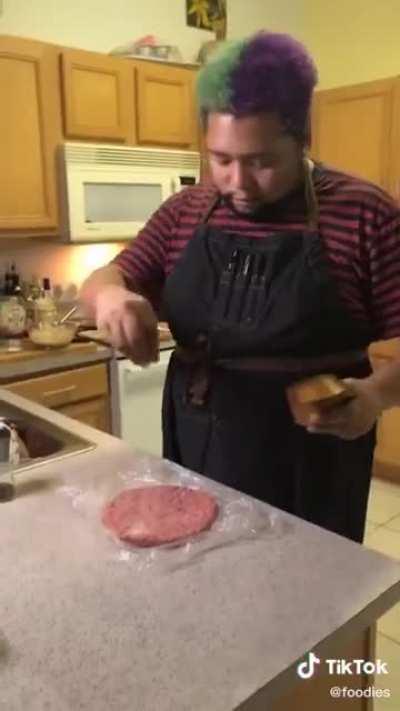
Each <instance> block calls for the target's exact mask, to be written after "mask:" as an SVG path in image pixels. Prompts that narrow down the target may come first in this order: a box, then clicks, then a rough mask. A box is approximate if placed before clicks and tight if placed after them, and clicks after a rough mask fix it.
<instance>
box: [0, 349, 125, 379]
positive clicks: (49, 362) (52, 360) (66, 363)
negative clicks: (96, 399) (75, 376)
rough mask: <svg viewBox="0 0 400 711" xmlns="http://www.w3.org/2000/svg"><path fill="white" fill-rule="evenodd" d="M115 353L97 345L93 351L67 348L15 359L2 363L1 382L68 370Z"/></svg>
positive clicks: (104, 358) (108, 357)
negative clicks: (26, 358)
mask: <svg viewBox="0 0 400 711" xmlns="http://www.w3.org/2000/svg"><path fill="white" fill-rule="evenodd" d="M112 355H113V350H112V348H108V347H107V346H102V345H97V346H96V350H95V351H93V352H88V353H85V352H84V351H82V352H72V351H68V349H65V351H63V352H52V351H49V354H48V355H46V356H43V355H42V356H41V357H40V358H31V359H30V360H22V361H15V362H14V363H12V362H10V363H2V364H1V370H0V384H2V383H6V382H9V381H10V380H19V379H22V378H27V377H34V376H35V375H40V374H41V373H48V372H51V371H55V370H66V369H68V368H75V367H77V366H79V365H89V364H90V363H98V362H99V361H106V360H110V359H111V358H112Z"/></svg>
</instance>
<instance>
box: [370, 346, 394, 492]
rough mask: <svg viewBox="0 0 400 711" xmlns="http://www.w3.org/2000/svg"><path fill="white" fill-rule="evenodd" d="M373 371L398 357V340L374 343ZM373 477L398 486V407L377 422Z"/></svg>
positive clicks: (372, 352)
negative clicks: (392, 482) (387, 480)
mask: <svg viewBox="0 0 400 711" xmlns="http://www.w3.org/2000/svg"><path fill="white" fill-rule="evenodd" d="M369 355H370V360H371V364H372V367H373V369H374V370H377V369H378V368H381V367H382V366H384V365H386V364H387V363H390V362H391V361H393V360H394V358H399V357H400V340H399V339H398V338H396V339H392V340H390V341H382V342H380V343H375V344H373V345H372V346H371V347H370V350H369ZM374 476H377V477H380V478H382V479H389V480H390V481H394V482H395V483H397V484H400V407H393V408H391V409H390V410H385V412H384V413H383V414H382V415H381V417H380V418H379V420H378V427H377V441H376V448H375V456H374Z"/></svg>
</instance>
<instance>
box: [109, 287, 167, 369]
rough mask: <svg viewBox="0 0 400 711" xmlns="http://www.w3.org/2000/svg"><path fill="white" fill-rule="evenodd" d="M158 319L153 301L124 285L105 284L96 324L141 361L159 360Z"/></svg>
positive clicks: (135, 359) (114, 341)
mask: <svg viewBox="0 0 400 711" xmlns="http://www.w3.org/2000/svg"><path fill="white" fill-rule="evenodd" d="M157 323H158V322H157V317H156V315H155V313H154V310H153V308H152V306H151V304H150V302H149V301H148V300H147V299H145V298H144V297H143V296H140V295H139V294H135V293H132V292H131V291H128V289H125V287H123V286H116V285H112V286H111V285H110V286H105V287H104V288H103V289H101V291H100V293H99V294H98V296H97V298H96V324H97V328H98V329H99V330H101V331H105V333H106V334H107V340H109V341H110V343H111V345H112V346H114V348H117V349H118V350H120V351H122V352H123V353H124V355H126V356H128V357H129V358H131V359H132V360H133V361H134V363H137V364H138V365H142V366H144V365H148V364H149V363H151V362H156V361H158V357H159V356H158V330H157Z"/></svg>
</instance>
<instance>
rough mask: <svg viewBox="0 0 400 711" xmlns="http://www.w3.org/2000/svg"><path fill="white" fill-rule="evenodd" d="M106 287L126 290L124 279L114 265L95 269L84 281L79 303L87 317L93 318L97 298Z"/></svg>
mask: <svg viewBox="0 0 400 711" xmlns="http://www.w3.org/2000/svg"><path fill="white" fill-rule="evenodd" d="M107 286H122V287H125V288H126V283H125V279H124V277H123V275H122V273H121V272H120V270H119V269H118V267H117V266H116V265H115V264H109V265H108V266H106V267H101V269H96V271H95V272H93V273H92V274H91V275H90V276H89V277H88V278H87V279H86V280H85V281H84V283H83V285H82V288H81V290H80V292H79V301H80V303H81V304H82V306H83V308H84V311H85V313H86V314H87V315H88V316H90V317H94V316H95V310H96V299H97V296H98V294H99V293H100V291H102V290H103V289H104V288H105V287H107Z"/></svg>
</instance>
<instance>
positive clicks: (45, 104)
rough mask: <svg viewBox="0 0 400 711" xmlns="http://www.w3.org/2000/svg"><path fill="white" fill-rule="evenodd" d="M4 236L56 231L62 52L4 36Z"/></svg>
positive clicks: (0, 41)
mask: <svg viewBox="0 0 400 711" xmlns="http://www.w3.org/2000/svg"><path fill="white" fill-rule="evenodd" d="M0 106H1V108H0V184H1V189H0V236H1V235H4V234H7V233H8V235H9V234H10V232H11V233H12V234H15V235H16V236H18V231H20V232H21V233H25V234H26V233H27V231H28V232H29V231H31V232H32V234H34V233H35V230H40V231H41V234H43V232H45V233H47V232H49V231H50V233H52V232H53V231H54V230H55V228H56V227H57V222H58V214H57V213H58V210H57V190H56V159H55V156H56V146H57V144H58V143H59V142H60V140H61V106H60V98H59V91H58V60H57V50H56V48H55V47H53V46H52V45H48V44H45V43H42V42H36V41H34V40H25V39H20V38H18V37H7V36H0Z"/></svg>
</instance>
